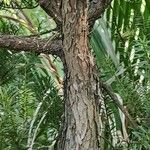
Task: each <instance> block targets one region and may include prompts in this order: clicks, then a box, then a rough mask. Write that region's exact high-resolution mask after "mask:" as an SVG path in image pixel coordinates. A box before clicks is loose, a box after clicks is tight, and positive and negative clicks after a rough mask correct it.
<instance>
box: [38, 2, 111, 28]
mask: <svg viewBox="0 0 150 150" xmlns="http://www.w3.org/2000/svg"><path fill="white" fill-rule="evenodd" d="M111 1H112V0H91V1H90V2H89V6H88V21H89V26H90V27H91V28H92V27H93V25H94V22H95V20H97V19H98V18H100V17H101V15H102V13H103V12H104V11H105V9H106V8H107V7H108V6H109V4H110V3H111ZM39 4H40V6H41V7H42V8H43V10H45V12H46V13H47V14H48V15H49V16H51V17H52V18H53V19H54V21H55V22H56V24H57V25H58V26H62V14H61V7H62V0H39Z"/></svg>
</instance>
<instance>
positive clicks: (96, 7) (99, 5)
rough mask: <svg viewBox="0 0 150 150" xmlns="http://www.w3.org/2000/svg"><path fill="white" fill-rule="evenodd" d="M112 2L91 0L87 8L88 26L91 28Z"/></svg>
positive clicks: (110, 0) (109, 0) (108, 0)
mask: <svg viewBox="0 0 150 150" xmlns="http://www.w3.org/2000/svg"><path fill="white" fill-rule="evenodd" d="M111 2H112V0H91V2H90V6H89V25H90V27H93V25H94V23H95V21H96V20H97V19H99V18H100V17H101V16H102V14H103V13H104V11H105V9H106V8H107V7H108V6H109V5H110V3H111Z"/></svg>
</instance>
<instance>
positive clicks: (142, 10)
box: [91, 0, 150, 149]
mask: <svg viewBox="0 0 150 150" xmlns="http://www.w3.org/2000/svg"><path fill="white" fill-rule="evenodd" d="M149 5H150V2H149V1H145V2H144V1H142V0H139V1H123V0H115V1H113V3H112V5H111V7H110V8H109V9H108V10H107V12H106V13H105V15H104V17H103V18H102V19H100V20H98V21H97V22H96V24H95V27H94V30H93V31H92V37H91V45H92V48H93V50H94V53H95V57H96V60H97V65H98V68H99V69H100V73H101V78H102V80H103V81H104V82H106V83H107V84H109V85H111V87H112V88H113V90H114V91H115V92H116V93H117V94H119V96H121V98H122V100H123V105H124V106H125V107H126V108H127V110H128V111H129V113H130V114H131V115H132V117H133V119H134V120H135V121H136V122H137V123H138V124H139V125H140V126H141V128H140V129H132V130H131V124H129V125H128V126H126V130H127V132H128V136H129V135H131V136H129V140H130V142H131V143H130V142H129V144H128V146H129V149H148V148H149V147H150V144H149V138H150V135H149V130H148V128H149V125H150V121H149V117H150V116H149V114H150V108H149V106H150V85H149V81H150V50H149V49H150V48H149V46H150V42H149V41H150V37H149V27H150V18H149V16H150V11H149ZM111 100H112V99H111V98H110V97H109V96H106V102H105V103H106V107H105V108H106V111H107V113H106V116H107V118H108V119H107V121H106V125H107V130H108V128H109V131H110V132H109V135H108V134H106V137H105V138H107V139H108V137H109V141H110V143H112V145H113V139H114V140H115V137H113V134H112V133H111V131H112V132H116V133H117V131H114V129H115V128H116V129H117V130H119V131H121V134H122V138H123V139H124V135H123V129H122V126H123V124H122V123H121V118H122V116H120V114H119V112H118V109H117V108H116V106H115V104H114V102H112V101H111ZM110 119H112V120H113V122H114V123H113V124H110V122H109V120H110ZM124 125H126V124H124ZM108 126H109V127H108ZM112 126H113V127H112ZM111 127H112V128H111ZM137 135H138V137H137ZM120 139H121V138H120ZM136 140H137V141H138V142H136ZM124 141H126V139H124ZM118 142H119V141H118ZM118 142H116V144H115V145H116V146H115V145H113V146H115V148H116V149H117V147H118V146H119V149H124V148H123V147H124V146H123V145H124V144H123V143H120V144H119V143H118ZM133 143H134V144H133ZM106 145H108V143H107V144H106ZM120 146H121V147H120ZM105 149H109V148H105ZM125 149H128V148H127V146H126V148H125Z"/></svg>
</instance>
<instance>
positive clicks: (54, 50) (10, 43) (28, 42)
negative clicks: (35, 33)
mask: <svg viewBox="0 0 150 150" xmlns="http://www.w3.org/2000/svg"><path fill="white" fill-rule="evenodd" d="M0 48H8V49H11V50H15V51H17V52H20V51H25V52H36V53H47V54H52V55H56V56H58V57H60V58H62V57H63V50H62V40H61V39H51V40H50V39H40V38H37V37H19V36H11V35H0Z"/></svg>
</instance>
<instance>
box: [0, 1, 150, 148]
mask: <svg viewBox="0 0 150 150" xmlns="http://www.w3.org/2000/svg"><path fill="white" fill-rule="evenodd" d="M0 3H1V5H0V33H1V34H15V35H21V36H40V37H48V38H49V39H51V38H53V37H54V36H55V35H56V34H57V33H56V32H55V31H52V30H53V29H54V28H55V26H56V25H55V22H54V21H53V20H52V19H51V18H49V17H48V16H47V15H46V14H45V12H43V11H42V9H41V8H40V7H39V6H38V5H37V4H36V2H35V1H26V0H22V1H19V0H18V1H16V2H14V1H9V0H3V1H2V2H0ZM14 7H15V8H19V9H13V8H14ZM21 8H23V9H21ZM27 8H28V9H27ZM149 31H150V2H149V1H148V0H131V1H130V0H128V1H125V0H114V1H113V2H112V4H111V6H110V8H109V9H108V10H107V11H106V13H105V14H104V16H103V17H102V18H101V19H99V20H97V22H96V23H95V26H94V29H93V30H92V31H91V38H90V43H91V48H92V52H93V54H94V55H95V57H96V61H97V66H98V69H99V72H100V77H101V79H102V80H103V81H104V82H105V83H107V84H108V85H110V86H111V87H112V88H113V90H114V92H115V93H116V96H117V97H118V100H119V101H120V103H122V105H123V106H124V107H125V108H126V109H127V110H128V112H129V113H130V114H131V116H132V117H133V119H134V120H135V121H136V122H137V124H138V126H137V127H136V128H133V127H132V126H131V123H130V122H127V120H126V118H125V116H124V114H123V113H122V112H121V111H120V110H119V109H118V106H117V105H116V104H115V103H114V101H113V100H112V99H111V98H110V97H109V96H108V95H107V93H106V95H105V104H104V106H103V112H102V113H103V114H101V115H103V116H104V119H103V122H104V125H103V127H102V128H103V129H104V131H105V132H104V135H103V139H104V149H105V150H107V149H108V150H110V149H129V150H144V149H145V150H146V149H148V148H150V128H149V126H150V120H149V117H150V34H149ZM6 42H7V41H6ZM62 79H63V67H62V63H61V61H60V60H59V58H53V57H52V56H50V55H46V54H34V53H24V52H21V53H16V52H14V51H13V50H8V49H0V141H1V142H0V149H2V150H23V149H28V150H32V149H35V150H37V149H42V150H47V149H52V145H53V144H54V142H55V140H56V136H57V134H58V131H59V128H60V121H61V118H62V112H63V97H62V95H63V90H62Z"/></svg>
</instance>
